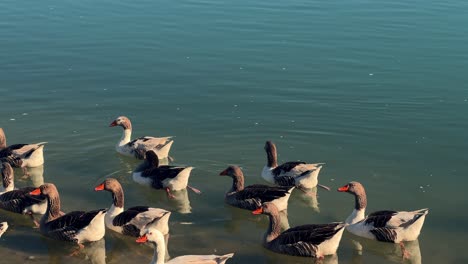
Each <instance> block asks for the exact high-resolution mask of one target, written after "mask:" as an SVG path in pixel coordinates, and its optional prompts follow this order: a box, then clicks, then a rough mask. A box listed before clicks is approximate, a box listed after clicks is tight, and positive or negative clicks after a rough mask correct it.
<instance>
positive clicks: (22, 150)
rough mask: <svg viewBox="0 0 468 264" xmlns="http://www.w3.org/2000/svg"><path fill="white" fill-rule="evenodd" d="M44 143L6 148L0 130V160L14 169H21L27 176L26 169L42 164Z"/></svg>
mask: <svg viewBox="0 0 468 264" xmlns="http://www.w3.org/2000/svg"><path fill="white" fill-rule="evenodd" d="M46 143H47V142H41V143H36V144H14V145H11V146H7V142H6V136H5V133H4V131H3V129H2V128H0V159H1V160H2V161H7V162H8V163H10V165H11V166H13V167H15V168H23V171H24V173H25V174H27V171H26V167H37V166H41V165H42V164H44V152H43V150H44V145H45V144H46Z"/></svg>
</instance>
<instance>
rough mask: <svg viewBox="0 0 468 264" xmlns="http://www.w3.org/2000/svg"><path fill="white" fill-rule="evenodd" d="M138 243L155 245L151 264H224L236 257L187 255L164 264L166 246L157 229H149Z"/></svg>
mask: <svg viewBox="0 0 468 264" xmlns="http://www.w3.org/2000/svg"><path fill="white" fill-rule="evenodd" d="M136 242H137V243H146V242H152V243H154V244H155V248H154V254H153V259H152V260H151V262H150V264H164V263H170V264H187V263H193V264H223V263H226V261H227V260H228V259H230V258H232V257H233V256H234V253H230V254H226V255H223V256H218V255H186V256H180V257H176V258H173V259H171V260H169V261H168V262H164V259H165V254H166V253H165V252H166V245H165V242H164V237H163V235H162V234H161V232H160V231H159V230H157V229H155V228H148V229H146V230H145V232H144V234H143V235H142V236H141V237H139V238H138V239H137V240H136Z"/></svg>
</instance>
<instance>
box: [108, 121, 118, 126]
mask: <svg viewBox="0 0 468 264" xmlns="http://www.w3.org/2000/svg"><path fill="white" fill-rule="evenodd" d="M115 126H117V121H115V120H114V122H112V123H110V125H109V127H115Z"/></svg>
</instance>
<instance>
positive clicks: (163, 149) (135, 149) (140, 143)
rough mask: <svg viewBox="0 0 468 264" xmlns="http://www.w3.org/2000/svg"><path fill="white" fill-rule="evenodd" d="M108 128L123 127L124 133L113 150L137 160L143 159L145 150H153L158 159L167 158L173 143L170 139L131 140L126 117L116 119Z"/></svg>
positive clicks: (128, 122)
mask: <svg viewBox="0 0 468 264" xmlns="http://www.w3.org/2000/svg"><path fill="white" fill-rule="evenodd" d="M109 126H110V127H115V126H121V127H123V129H124V131H123V134H122V138H121V139H120V140H119V142H118V143H117V145H116V147H115V149H116V150H117V152H119V153H120V154H123V155H125V156H130V157H135V158H137V159H145V152H146V151H147V150H154V151H155V152H156V153H157V154H158V156H159V158H161V159H163V158H167V157H168V155H169V150H170V149H171V146H172V143H174V141H173V140H172V139H171V138H172V137H161V138H156V137H148V136H146V137H140V138H136V139H134V140H131V137H132V123H131V122H130V119H128V117H126V116H119V117H117V118H116V119H115V120H114V121H112V123H111V124H110V125H109Z"/></svg>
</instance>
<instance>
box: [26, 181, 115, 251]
mask: <svg viewBox="0 0 468 264" xmlns="http://www.w3.org/2000/svg"><path fill="white" fill-rule="evenodd" d="M30 194H31V195H44V196H46V198H47V211H46V214H44V215H43V216H42V218H41V221H40V227H39V230H40V231H41V233H42V234H43V235H45V236H48V237H50V238H53V239H56V240H63V241H71V242H75V243H77V244H78V245H79V246H80V248H83V244H82V243H84V242H92V241H98V240H100V239H101V238H103V237H104V234H105V231H106V226H105V225H104V216H105V215H106V209H98V210H94V211H90V212H84V211H73V212H70V213H67V214H63V213H62V212H61V211H60V196H59V193H58V191H57V188H56V187H55V185H54V184H52V183H45V184H43V185H41V186H40V187H39V188H36V189H35V190H33V191H32V192H30Z"/></svg>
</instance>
